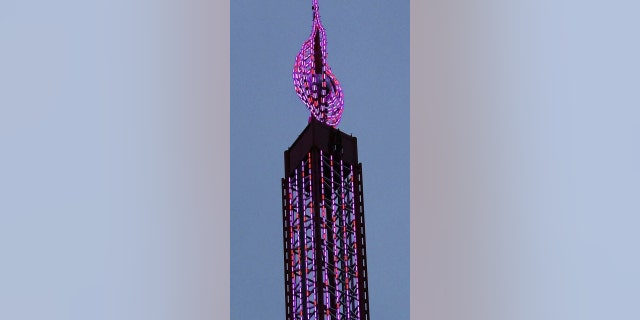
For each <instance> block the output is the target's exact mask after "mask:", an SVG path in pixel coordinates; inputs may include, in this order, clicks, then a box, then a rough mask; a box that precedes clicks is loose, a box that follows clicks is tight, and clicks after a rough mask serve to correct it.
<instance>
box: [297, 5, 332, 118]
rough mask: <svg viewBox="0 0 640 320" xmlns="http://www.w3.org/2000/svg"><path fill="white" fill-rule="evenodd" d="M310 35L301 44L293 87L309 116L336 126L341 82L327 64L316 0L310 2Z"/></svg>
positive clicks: (325, 38)
mask: <svg viewBox="0 0 640 320" xmlns="http://www.w3.org/2000/svg"><path fill="white" fill-rule="evenodd" d="M312 9H313V26H312V29H311V36H309V39H307V41H305V42H304V43H303V44H302V48H301V49H300V52H299V53H298V55H297V56H296V62H295V64H294V65H293V85H294V87H295V89H296V93H297V94H298V97H300V100H302V102H304V104H305V105H306V106H307V109H309V111H311V116H310V117H309V120H311V117H314V118H316V119H317V120H319V121H321V122H323V123H326V124H328V125H330V126H332V127H336V126H337V125H338V123H340V119H341V118H342V110H343V107H344V100H343V96H342V88H340V82H338V79H337V78H336V77H335V75H334V74H333V73H332V72H331V68H330V67H329V64H328V63H327V36H326V33H325V30H324V27H323V26H322V23H321V22H320V12H319V9H318V0H312Z"/></svg>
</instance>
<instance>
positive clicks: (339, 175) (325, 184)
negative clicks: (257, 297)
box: [282, 120, 369, 320]
mask: <svg viewBox="0 0 640 320" xmlns="http://www.w3.org/2000/svg"><path fill="white" fill-rule="evenodd" d="M282 206H283V238H284V242H283V243H284V278H285V302H286V319H287V320H294V319H296V320H298V319H299V320H307V319H316V320H317V319H323V320H324V319H345V320H346V319H349V320H360V319H365V320H368V319H369V303H368V288H367V263H366V242H365V223H364V203H363V196H362V164H361V163H358V156H357V139H356V138H355V137H352V136H349V135H346V134H344V133H342V132H340V131H339V130H337V129H335V128H332V127H330V126H329V125H327V124H324V123H320V122H319V121H317V120H312V121H311V122H310V123H309V125H308V126H307V127H306V128H305V130H304V131H303V132H302V134H301V135H300V136H299V137H298V139H297V140H296V141H295V142H294V144H293V145H292V146H291V148H289V150H287V151H285V178H283V179H282Z"/></svg>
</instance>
